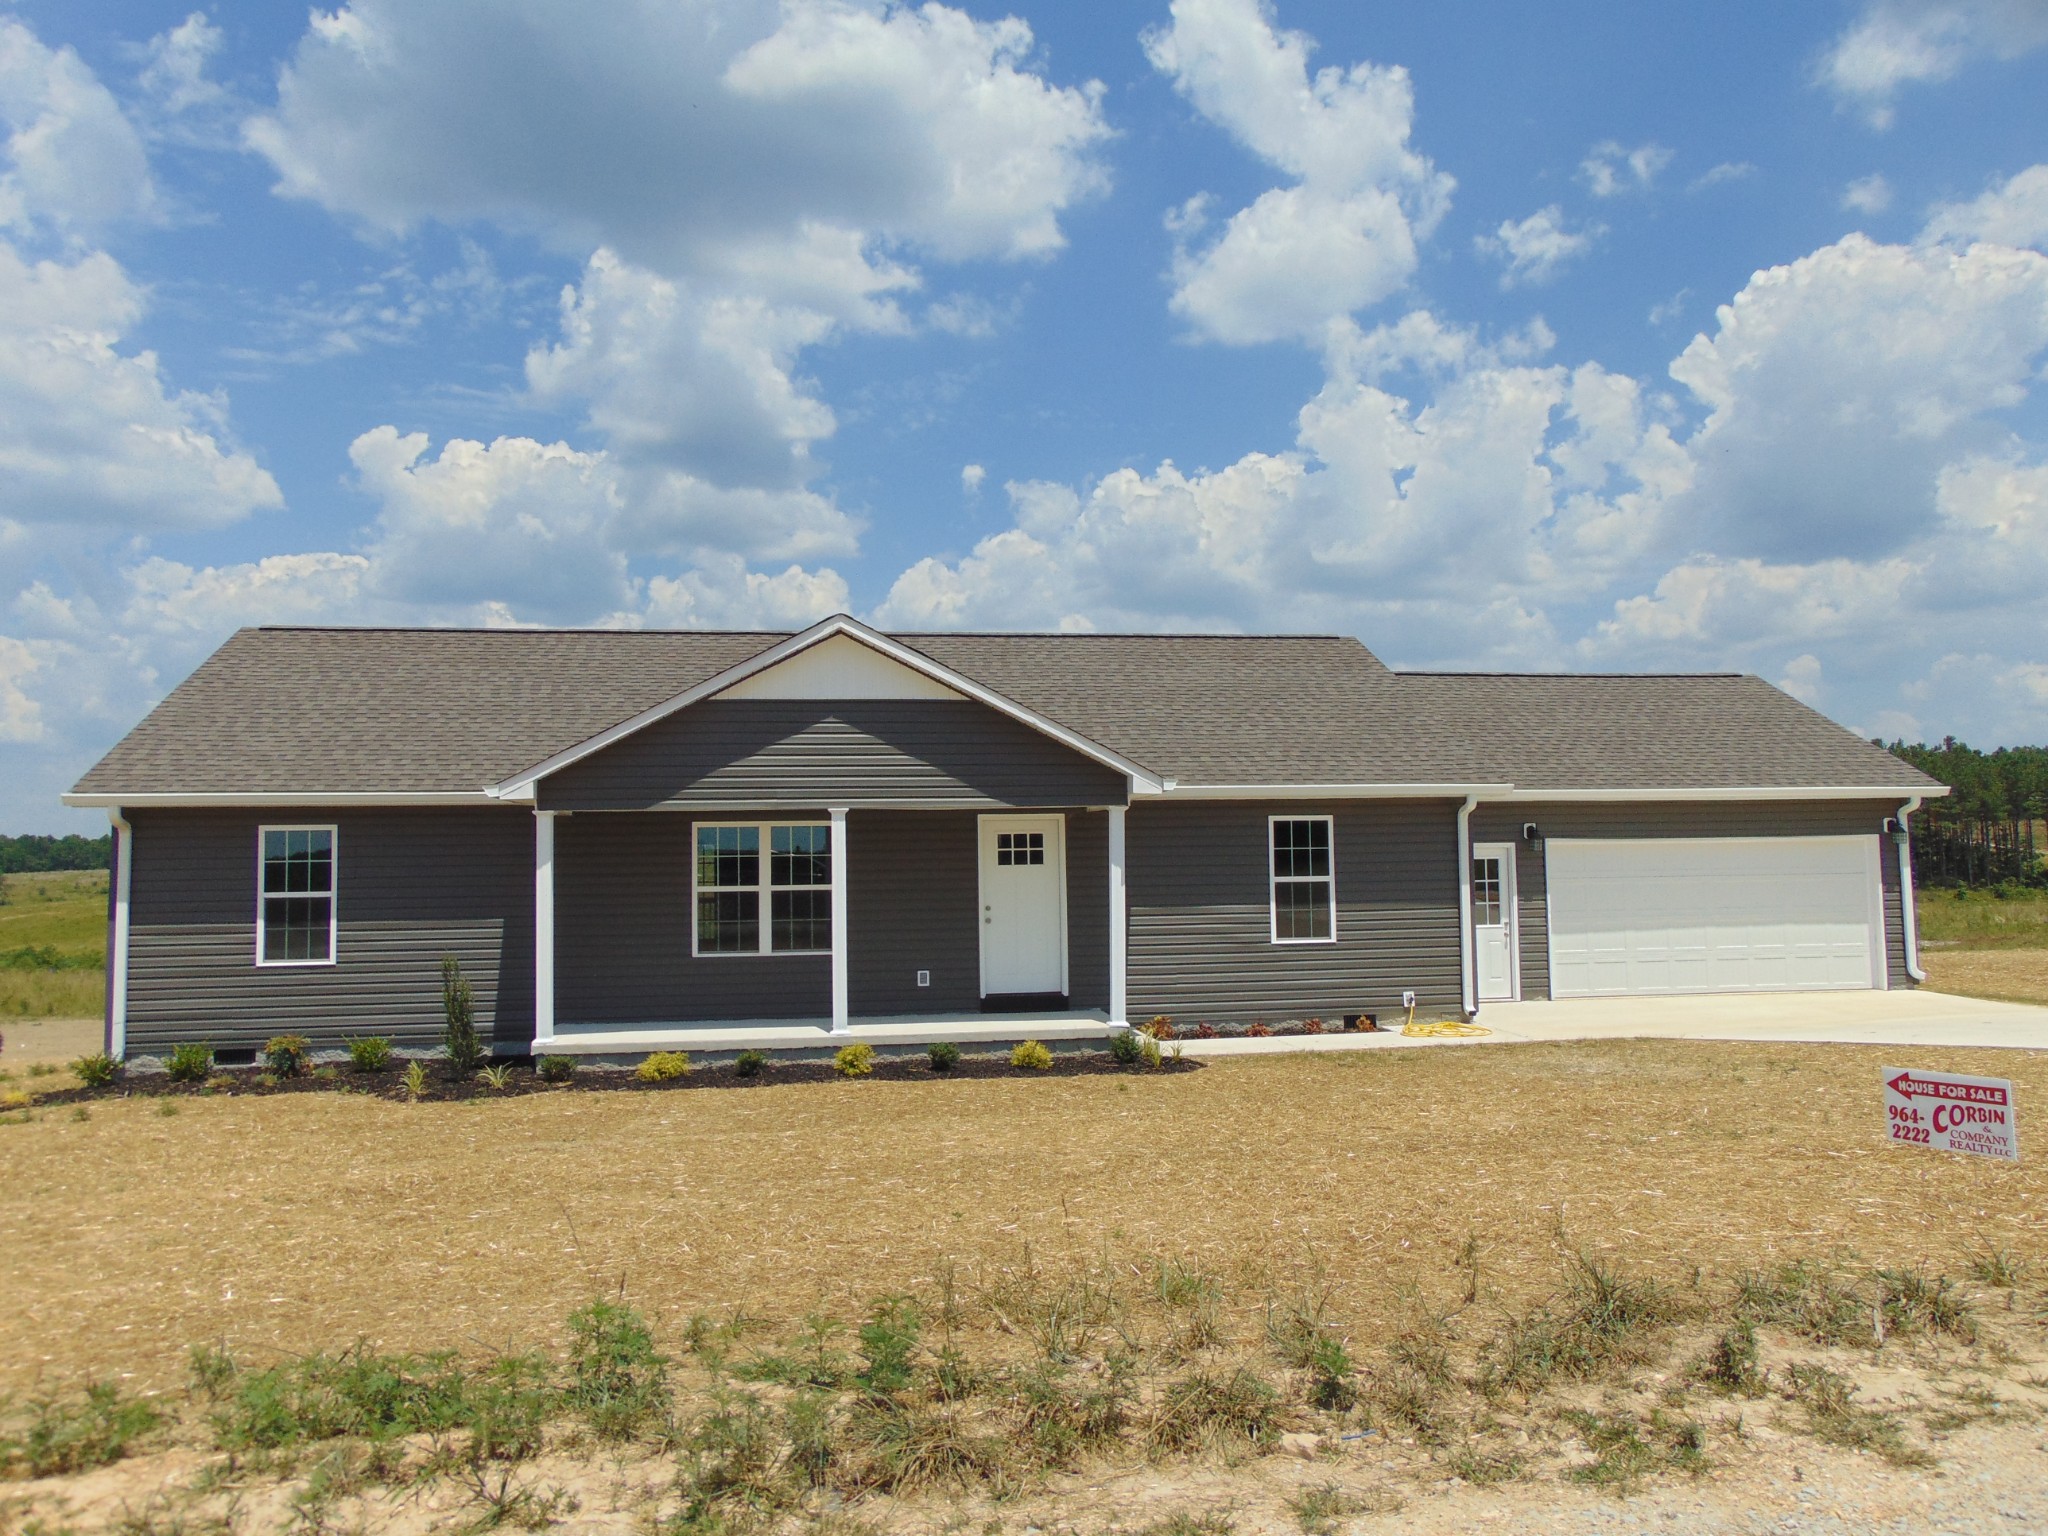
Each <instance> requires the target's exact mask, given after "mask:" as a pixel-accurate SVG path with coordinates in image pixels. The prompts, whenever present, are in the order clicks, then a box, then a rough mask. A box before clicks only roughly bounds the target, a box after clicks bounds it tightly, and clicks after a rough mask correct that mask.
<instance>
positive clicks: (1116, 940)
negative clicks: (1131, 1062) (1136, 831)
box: [1109, 805, 1131, 1024]
mask: <svg viewBox="0 0 2048 1536" xmlns="http://www.w3.org/2000/svg"><path fill="white" fill-rule="evenodd" d="M1125 911H1126V902H1125V899H1124V808H1123V807H1122V806H1120V805H1112V806H1111V807H1110V808H1109V1022H1110V1023H1112V1024H1128V1023H1129V1022H1130V1012H1131V1009H1130V1003H1129V1001H1128V998H1127V996H1126V991H1127V988H1126V983H1125V974H1126V971H1127V969H1128V965H1129V949H1130V931H1129V927H1128V920H1127V918H1126V916H1125Z"/></svg>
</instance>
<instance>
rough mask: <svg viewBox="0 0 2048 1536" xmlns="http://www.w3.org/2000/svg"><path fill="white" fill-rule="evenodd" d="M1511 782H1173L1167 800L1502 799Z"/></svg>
mask: <svg viewBox="0 0 2048 1536" xmlns="http://www.w3.org/2000/svg"><path fill="white" fill-rule="evenodd" d="M1513 790H1514V785H1512V784H1178V783H1177V784H1173V785H1170V786H1169V787H1168V788H1167V789H1166V790H1165V791H1164V792H1163V796H1162V798H1164V799H1168V800H1462V799H1465V798H1466V797H1467V796H1470V795H1477V796H1479V797H1480V798H1481V799H1483V800H1505V799H1507V798H1508V796H1509V795H1510V794H1511V793H1512V792H1513Z"/></svg>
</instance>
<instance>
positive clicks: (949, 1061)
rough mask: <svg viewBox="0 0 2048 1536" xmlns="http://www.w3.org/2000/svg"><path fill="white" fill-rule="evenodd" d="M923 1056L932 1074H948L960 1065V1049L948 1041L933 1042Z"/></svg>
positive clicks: (926, 1048)
mask: <svg viewBox="0 0 2048 1536" xmlns="http://www.w3.org/2000/svg"><path fill="white" fill-rule="evenodd" d="M924 1054H925V1059H926V1060H928V1061H929V1062H930V1063H931V1064H932V1070H933V1071H934V1072H950V1071H952V1070H953V1069H954V1068H955V1067H957V1066H959V1065H960V1047H959V1046H957V1045H955V1044H954V1043H953V1042H952V1041H950V1040H934V1041H933V1042H932V1043H931V1044H930V1045H928V1046H926V1047H925V1048H924Z"/></svg>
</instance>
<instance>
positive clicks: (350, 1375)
mask: <svg viewBox="0 0 2048 1536" xmlns="http://www.w3.org/2000/svg"><path fill="white" fill-rule="evenodd" d="M193 1376H194V1380H195V1382H202V1383H204V1385H205V1389H206V1390H207V1393H208V1395H209V1396H210V1397H211V1398H212V1399H213V1401H214V1404H215V1406H214V1409H213V1412H212V1415H211V1417H212V1422H213V1431H214V1437H215V1439H216V1441H217V1442H218V1443H219V1445H220V1447H221V1449H223V1450H228V1451H240V1450H273V1449H276V1448H279V1447H282V1446H291V1445H306V1444H310V1443H312V1442H315V1441H319V1440H332V1439H337V1438H339V1437H342V1436H349V1437H353V1438H357V1439H363V1440H373V1441H381V1440H392V1439H396V1438H399V1437H401V1436H405V1435H414V1434H427V1433H438V1432H444V1431H447V1430H450V1429H457V1428H462V1427H464V1426H466V1425H468V1424H470V1423H471V1422H472V1420H473V1417H474V1413H473V1409H472V1407H471V1404H470V1398H469V1383H468V1379H467V1378H466V1377H465V1375H464V1374H463V1371H462V1368H461V1367H460V1366H459V1365H458V1364H456V1362H455V1359H454V1357H453V1356H452V1355H445V1354H444V1355H427V1356H423V1357H414V1356H409V1355H378V1354H373V1353H371V1352H370V1351H369V1350H367V1349H364V1348H362V1347H361V1346H358V1347H357V1348H355V1349H351V1350H345V1351H343V1352H342V1353H341V1354H338V1355H324V1354H312V1355H306V1356H302V1357H300V1358H298V1359H293V1360H287V1361H285V1362H283V1363H281V1364H279V1365H274V1366H271V1367H269V1368H267V1369H265V1370H259V1371H245V1370H240V1369H238V1368H237V1367H236V1366H235V1364H234V1362H233V1361H232V1360H230V1359H228V1358H227V1357H226V1356H225V1355H224V1354H220V1353H218V1352H214V1353H197V1352H195V1354H194V1356H193Z"/></svg>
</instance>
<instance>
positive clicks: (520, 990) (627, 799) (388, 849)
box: [66, 616, 1945, 1057]
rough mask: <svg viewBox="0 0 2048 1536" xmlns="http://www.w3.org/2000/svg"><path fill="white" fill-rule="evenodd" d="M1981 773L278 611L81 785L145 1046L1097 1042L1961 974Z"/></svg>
mask: <svg viewBox="0 0 2048 1536" xmlns="http://www.w3.org/2000/svg"><path fill="white" fill-rule="evenodd" d="M1942 793H1945V790H1944V789H1943V788H1942V786H1940V785H1939V784H1936V783H1935V782H1934V781H1932V780H1930V779H1928V778H1926V777H1925V776H1923V775H1922V774H1920V773H1918V772H1916V771H1915V770H1914V769H1912V768H1911V767H1909V766H1907V765H1906V764H1905V763H1903V762H1900V761H1899V760H1897V759H1896V758H1894V757H1892V756H1891V755H1890V754H1889V753H1886V752H1883V751H1881V750H1879V749H1878V748H1876V747H1873V746H1872V745H1870V744H1869V743H1867V742H1865V741H1862V740H1859V739H1858V738H1857V737H1855V736H1853V735H1851V734H1850V733H1849V732H1848V731H1846V730H1844V729H1842V728H1841V727H1839V726H1837V725H1835V724H1833V723H1831V722H1830V721H1828V720H1827V719H1825V718H1823V717H1822V716H1821V715H1819V714H1817V713H1815V712H1814V711H1813V710H1811V709H1809V708H1807V707H1806V706H1805V705H1803V704H1801V703H1799V702H1798V701H1797V700H1795V699H1792V698H1790V697H1788V696H1787V695H1786V694H1784V693H1781V692H1780V691H1778V690H1777V689H1775V688H1773V687H1771V686H1769V685H1768V684H1766V683H1764V682H1762V681H1760V680H1759V679H1757V678H1754V677H1742V676H1721V675H1716V676H1692V675H1687V676H1553V675H1531V676H1502V675H1476V674H1460V675H1449V674H1440V673H1426V672H1420V673H1418V672H1397V671H1392V670H1390V669H1388V668H1387V667H1386V666H1384V665H1383V664H1382V663H1381V662H1380V661H1379V660H1378V659H1377V658H1375V657H1374V656H1373V655H1372V654H1371V653H1370V652H1369V651H1367V650H1366V649H1365V647H1364V646H1362V645H1360V644H1359V643H1358V642H1357V641H1355V640H1352V639H1348V638H1340V637H1331V636H1315V635H1255V636H1239V635H1096V634H920V635H885V634H881V633H878V632H876V631H875V630H873V629H871V628H869V627H868V626H866V625H864V624H861V623H859V622H858V621H856V620H854V619H851V618H847V617H845V616H839V617H835V618H831V619H828V620H825V621H824V622H822V623H819V624H817V625H815V626H813V627H811V628H809V629H806V630H804V631H803V632H801V633H799V634H792V635H773V634H731V633H674V632H597V631H528V630H446V629H443V630H413V629H395V630H385V629H316V628H263V629H247V630H243V631H241V632H240V633H238V634H236V635H235V636H234V637H233V638H232V639H230V640H229V641H228V642H227V643H226V644H225V645H223V646H222V647H221V648H220V650H219V651H217V652H216V653H215V654H214V655H213V656H212V657H211V658H209V659H208V660H207V661H206V662H205V663H204V664H203V665H202V666H201V667H200V668H199V669H198V671H197V672H195V673H194V674H193V675H192V676H191V677H190V678H188V679H187V680H186V681H185V682H184V683H183V684H181V685H180V686H179V687H178V688H177V689H176V690H175V691H173V692H172V693H171V695H170V696H169V697H168V698H166V699H165V700H164V701H163V703H162V704H160V705H159V706H158V707H157V708H156V709H155V710H154V711H153V712H152V713H151V714H150V715H149V717H148V718H147V719H145V720H144V721H143V722H142V723H141V724H140V725H139V726H137V727H136V728H135V729H134V730H133V731H132V732H130V733H129V735H128V736H127V737H126V738H124V739H123V740H122V741H121V742H120V743H119V745H117V746H116V747H115V748H114V749H113V750H112V751H111V752H109V753H108V754H107V756H106V757H105V758H104V759H103V760H102V761H101V762H100V763H99V764H98V765H97V766H95V767H94V768H93V769H92V770H91V771H90V772H89V773H87V774H86V775H85V777H84V778H83V779H82V780H80V781H79V783H78V786H77V788H76V789H75V790H74V791H73V792H72V793H71V794H69V795H68V796H66V800H67V802H68V803H69V804H72V805H79V806H100V807H105V808H106V809H107V810H108V812H109V814H110V815H111V816H112V818H113V823H114V827H115V829H116V832H117V842H116V850H117V851H116V879H115V891H114V897H113V913H112V930H113V931H112V941H111V943H110V944H109V971H110V975H109V999H110V1001H109V1009H108V1030H109V1048H110V1051H111V1052H112V1053H113V1054H116V1055H122V1054H128V1055H132V1056H136V1057H147V1056H156V1055H161V1054H162V1053H164V1052H165V1051H166V1050H167V1049H168V1048H169V1046H170V1045H171V1044H172V1043H174V1042H177V1041H182V1040H190V1039H199V1040H206V1041H210V1042H212V1043H213V1044H214V1045H215V1046H216V1047H217V1048H219V1049H220V1050H221V1051H222V1052H223V1053H224V1054H225V1053H228V1052H233V1051H248V1050H251V1049H253V1048H254V1047H255V1046H257V1045H258V1044H260V1043H261V1042H262V1041H263V1040H264V1039H265V1038H267V1037H268V1036H270V1035H273V1034H276V1033H279V1032H282V1031H294V1032H297V1033H301V1034H304V1035H307V1036H309V1037H311V1039H312V1040H313V1041H314V1042H315V1044H316V1045H320V1046H327V1047H331V1046H335V1045H338V1044H340V1043H341V1041H342V1040H343V1039H344V1038H345V1037H348V1036H352V1035H364V1034H377V1035H384V1036H387V1037H390V1038H392V1039H393V1040H394V1041H396V1042H398V1043H399V1044H400V1045H401V1046H407V1045H409V1046H414V1047H424V1046H428V1045H431V1044H432V1043H433V1042H434V1041H436V1040H437V1039H438V1037H439V1031H440V1027H441V1010H440V963H441V958H442V956H444V955H454V956H456V957H458V958H459V960H460V961H461V964H462V967H463V970H464V972H465V974H466V975H468V976H469V977H470V978H471V980H472V982H473V984H474V986H475V990H476V996H477V1002H478V1016H479V1026H480V1028H484V1029H487V1030H488V1032H489V1036H490V1038H491V1039H492V1040H493V1042H494V1045H495V1049H496V1050H498V1051H499V1052H501V1053H508V1054H518V1053H524V1052H527V1051H529V1050H532V1051H544V1052H553V1053H563V1054H576V1053H580V1054H584V1055H591V1056H619V1055H631V1054H634V1053H638V1052H643V1051H647V1050H651V1049H655V1048H670V1047H677V1046H681V1047H688V1048H693V1049H704V1050H713V1051H716V1050H721V1049H738V1048H741V1047H743V1046H760V1047H763V1048H782V1049H796V1048H802V1047H805V1046H809V1047H812V1048H816V1047H819V1046H827V1045H836V1044H838V1043H841V1042H843V1041H844V1040H846V1039H849V1038H857V1039H867V1040H870V1041H873V1042H876V1043H879V1044H904V1045H908V1044H915V1043H919V1042H923V1041H929V1040H933V1039H939V1038H950V1039H955V1040H963V1041H972V1040H977V1039H984V1040H996V1039H1005V1038H1017V1037H1020V1036H1022V1035H1024V1034H1030V1035H1034V1036H1036V1037H1038V1038H1041V1039H1061V1038H1085V1037H1095V1038H1100V1037H1101V1035H1102V1034H1103V1032H1104V1029H1105V1026H1108V1025H1114V1024H1119V1023H1122V1022H1124V1021H1127V1020H1133V1019H1136V1020H1142V1019H1145V1018H1149V1017H1151V1016H1153V1015H1155V1014H1167V1015H1171V1016H1174V1017H1176V1018H1178V1019H1180V1020H1182V1021H1183V1023H1192V1022H1194V1021H1196V1020H1200V1019H1211V1020H1216V1021H1232V1020H1235V1021H1245V1020H1252V1019H1257V1018H1265V1019H1269V1020H1281V1019H1288V1018H1301V1017H1306V1016H1311V1015H1313V1016H1320V1017H1322V1018H1324V1019H1328V1020H1331V1021H1333V1022H1334V1021H1335V1020H1337V1019H1339V1018H1342V1017H1350V1016H1356V1015H1377V1016H1378V1017H1380V1018H1382V1019H1387V1018H1390V1017H1392V1016H1395V1015H1401V1016H1405V1015H1406V1011H1407V1007H1408V1005H1409V1004H1410V1003H1412V1005H1413V1008H1414V1009H1415V1011H1416V1013H1417V1015H1418V1016H1419V1017H1423V1018H1431V1017H1443V1016H1469V1015H1471V1014H1473V1013H1475V1012H1478V1011H1480V1010H1482V1009H1483V1008H1484V1007H1485V1006H1486V1005H1488V1004H1491V1003H1495V1002H1498V1001H1506V1000H1513V999H1522V998H1543V997H1582V996H1590V995H1600V994H1656V993H1675V992H1724V991H1746V990H1766V991H1767V990H1782V989H1803V988H1884V987H1895V986H1901V985H1906V984H1909V983H1910V982H1912V981H1914V980H1917V979H1919V975H1920V973H1919V972H1918V970H1917V969H1916V961H1915V955H1914V939H1913V929H1912V901H1911V884H1910V882H1911V871H1910V860H1909V858H1908V856H1907V849H1906V846H1905V834H1904V830H1903V829H1904V827H1905V825H1906V817H1907V815H1908V814H1909V813H1910V811H1911V810H1912V809H1913V808H1914V807H1915V806H1917V805H1918V804H1919V803H1920V800H1921V798H1922V797H1923V796H1931V795H1938V794H1942Z"/></svg>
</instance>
